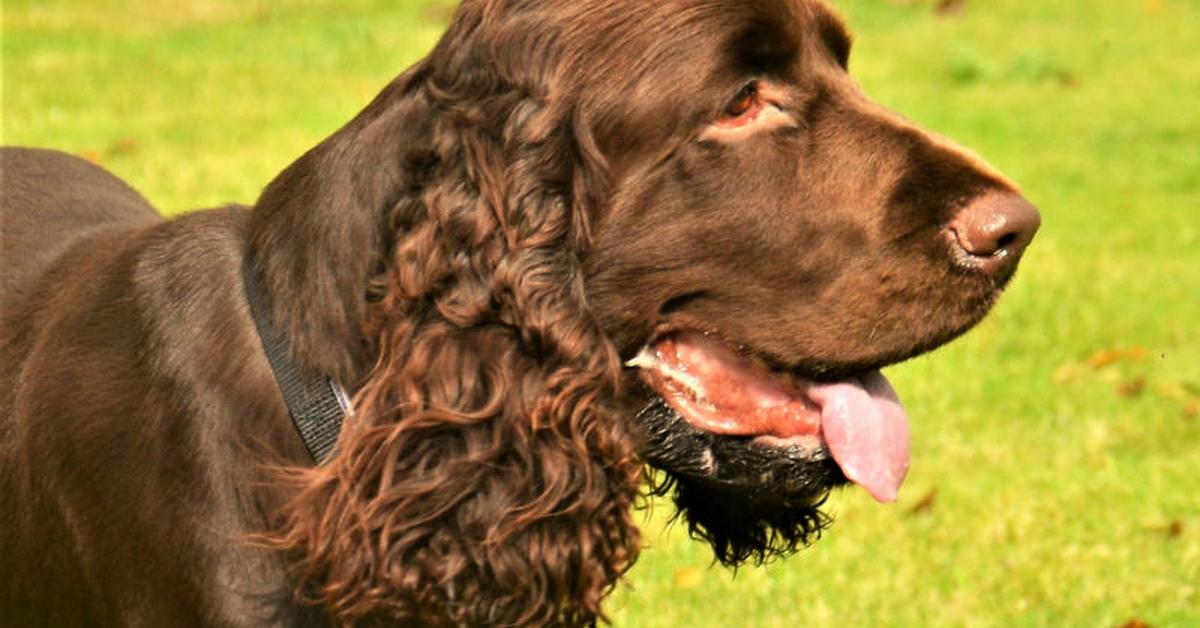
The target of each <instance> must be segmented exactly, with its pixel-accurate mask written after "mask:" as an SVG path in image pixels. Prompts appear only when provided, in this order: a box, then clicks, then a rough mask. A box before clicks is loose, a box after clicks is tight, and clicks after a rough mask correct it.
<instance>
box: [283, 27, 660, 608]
mask: <svg viewBox="0 0 1200 628" xmlns="http://www.w3.org/2000/svg"><path fill="white" fill-rule="evenodd" d="M472 9H474V10H472ZM484 13H485V11H484V10H483V9H482V5H480V4H476V5H474V7H472V8H468V9H467V10H465V11H464V14H463V15H461V16H460V18H459V20H458V21H457V27H456V30H452V31H451V33H449V34H448V35H447V37H446V39H445V40H444V41H443V44H442V45H441V46H440V47H439V48H438V49H437V50H436V51H435V52H434V53H433V55H432V56H431V58H430V60H428V61H427V63H426V65H425V66H424V67H423V68H418V69H417V70H415V71H413V72H411V73H410V74H409V75H408V76H406V77H402V79H400V81H398V82H397V84H396V85H394V86H393V87H392V88H391V89H389V90H388V91H387V92H385V93H384V95H382V96H381V97H380V99H379V100H378V101H377V102H376V103H375V104H374V105H373V106H372V107H371V108H369V109H368V110H367V111H366V112H364V114H363V115H362V116H360V119H359V120H357V121H356V122H354V123H352V124H351V125H350V127H349V128H350V129H357V128H365V129H366V131H365V132H366V133H370V132H371V128H372V126H371V122H372V121H373V119H374V118H376V117H379V116H387V115H392V114H396V113H397V112H398V113H399V115H401V116H405V115H406V114H407V116H408V117H410V118H411V119H412V122H411V123H408V124H405V123H401V124H399V125H396V124H394V120H393V121H392V123H389V124H388V126H387V132H389V133H395V132H396V131H397V129H403V132H404V133H407V134H409V136H407V137H405V136H401V137H398V138H390V139H394V140H396V144H397V146H396V148H397V149H398V151H399V155H398V156H399V157H400V158H401V160H402V161H403V166H404V169H403V170H402V171H401V172H400V174H401V176H404V177H405V178H406V180H405V181H404V182H403V186H402V188H401V189H402V190H404V192H403V193H402V195H401V197H400V198H399V199H397V200H396V201H395V202H394V204H393V206H392V209H391V210H390V211H388V212H387V215H386V217H385V223H384V224H383V225H381V228H382V229H383V230H384V231H385V237H384V238H382V241H383V242H393V243H394V246H393V247H392V248H391V250H388V251H386V254H385V256H384V258H383V260H382V264H381V269H380V271H379V272H378V273H377V274H376V275H375V276H374V277H373V278H372V279H371V280H370V284H369V285H370V294H369V297H370V298H369V303H367V304H366V305H365V308H364V311H365V317H364V318H365V321H366V323H365V325H364V331H365V336H366V337H367V338H368V339H369V342H370V345H371V346H370V347H369V349H368V352H369V353H370V354H374V355H378V356H379V357H378V360H377V361H376V363H375V365H374V367H373V368H372V369H371V370H370V372H369V375H368V376H367V377H366V380H365V383H364V384H363V385H362V386H361V388H360V390H359V391H358V394H357V395H356V398H355V400H354V415H353V416H352V417H350V419H349V422H348V425H347V428H346V432H345V433H344V434H343V436H342V437H341V439H340V441H339V443H338V446H337V450H336V452H335V456H334V457H333V459H332V460H331V461H330V463H329V464H327V465H325V466H322V467H318V468H315V469H296V470H294V471H293V479H294V481H296V482H298V483H299V484H300V486H302V489H301V490H300V492H299V494H298V495H297V496H296V497H295V498H294V499H293V500H292V501H291V502H290V503H289V504H288V505H287V506H286V508H285V510H284V512H285V513H286V514H285V516H284V517H283V520H282V521H281V523H280V525H279V527H278V528H277V529H276V530H275V531H274V532H272V533H271V534H269V535H267V536H266V541H267V542H268V543H269V544H271V545H273V546H274V547H276V548H278V549H281V550H285V551H287V552H289V553H290V554H291V555H293V556H295V557H296V561H297V563H296V568H297V569H296V571H297V574H298V575H299V578H300V580H301V586H302V592H303V595H304V596H305V597H306V599H308V600H309V601H311V602H314V603H319V604H322V605H324V606H325V607H326V608H327V609H328V610H329V612H330V613H331V614H332V615H333V616H334V617H335V618H336V619H337V620H338V621H340V622H342V623H344V624H347V625H349V624H352V623H355V622H356V621H358V620H362V619H364V618H365V619H368V620H369V619H372V618H383V617H386V618H389V619H392V620H413V621H417V622H420V623H422V624H440V623H445V622H450V623H466V624H489V625H499V624H504V625H510V624H511V625H533V624H549V623H566V624H571V625H576V624H586V623H590V622H591V621H594V619H595V618H596V617H597V616H599V615H600V614H601V611H600V601H601V599H602V598H603V597H604V595H605V594H606V593H607V591H608V590H609V589H610V588H611V587H612V585H613V584H614V583H615V582H616V581H617V579H618V578H619V577H620V575H621V574H622V573H623V572H624V571H625V570H626V569H627V568H628V567H629V565H630V564H632V562H633V560H634V558H635V557H636V554H637V547H638V533H637V529H636V528H635V526H634V524H633V522H632V520H631V516H630V508H631V506H632V502H633V499H634V497H635V495H636V493H637V491H638V486H639V484H640V482H641V480H642V471H641V463H640V461H639V460H638V459H637V458H636V456H635V452H634V449H633V439H632V438H631V436H630V434H629V433H628V431H627V426H626V425H625V423H624V421H623V420H622V419H621V418H619V417H618V416H616V415H615V414H614V412H613V410H612V409H611V408H610V407H609V403H610V402H611V399H613V398H614V396H615V395H616V393H617V389H618V387H619V385H620V383H619V380H620V360H619V358H618V356H617V353H616V350H615V349H614V347H613V346H612V345H611V343H609V342H608V340H607V339H606V338H605V336H604V335H603V334H602V332H601V331H600V330H599V329H598V327H597V326H596V325H595V323H593V322H592V321H591V318H590V315H589V313H588V310H587V306H586V303H585V300H584V293H583V285H582V276H581V273H580V272H579V268H578V262H577V255H578V254H579V253H580V252H582V251H583V250H586V247H587V246H588V244H589V242H588V220H589V216H588V210H587V208H586V207H585V206H584V205H583V202H584V200H586V199H579V200H578V201H576V202H575V204H574V205H572V204H571V201H570V200H569V199H570V197H569V195H567V194H564V193H563V192H565V191H566V190H569V189H571V188H572V187H573V186H577V187H576V189H582V188H583V187H584V186H585V185H589V183H588V182H586V181H581V180H578V179H576V180H575V181H572V180H571V179H564V177H569V176H575V177H583V176H589V175H588V174H587V173H591V172H597V171H599V169H600V168H601V166H600V165H598V164H584V163H583V158H582V157H580V158H579V160H578V161H577V162H576V164H565V163H563V161H562V159H561V158H562V155H564V154H578V152H576V151H575V150H574V148H573V147H572V146H569V145H564V144H563V142H564V141H566V139H565V138H568V137H576V135H575V134H573V133H567V132H566V131H567V130H568V129H567V128H566V127H567V126H569V125H570V122H571V121H570V120H569V119H564V118H563V116H561V115H556V113H557V112H555V111H552V110H547V109H546V108H545V107H542V106H540V105H539V103H538V102H537V101H536V100H534V99H532V98H529V97H528V96H527V92H525V90H524V89H522V88H519V87H517V86H515V85H513V84H512V83H511V82H509V81H506V80H504V79H502V78H500V77H497V76H495V75H493V74H489V73H485V72H479V71H476V70H474V68H475V67H476V63H477V62H478V58H477V57H475V55H476V54H483V53H481V52H480V47H482V46H483V45H485V44H486V42H480V41H479V38H475V37H471V35H473V34H474V31H475V29H477V28H482V27H483V22H484V21H485V20H486V19H488V17H487V16H486V15H484ZM547 65H548V64H545V63H543V64H534V65H533V66H531V67H546V66H547ZM535 78H539V79H540V78H542V77H535ZM526 87H528V86H526ZM385 107H386V112H383V111H380V110H381V109H383V108H385ZM431 121H432V122H431ZM496 121H501V122H502V123H498V122H496ZM334 141H335V140H331V142H334ZM370 143H371V140H370V139H364V138H363V137H362V135H359V136H358V137H356V138H354V142H353V145H354V147H355V148H356V149H357V148H360V147H362V146H363V145H364V144H370ZM320 152H321V149H318V151H317V153H318V156H317V158H318V159H319V158H320ZM571 166H576V167H571ZM568 173H572V174H568ZM281 179H283V182H282V183H280V182H277V183H276V184H275V185H273V186H272V188H271V189H268V191H267V192H266V194H265V195H264V202H268V203H269V202H272V201H274V200H276V199H277V198H278V197H277V196H276V192H278V191H280V190H293V189H295V188H296V185H295V181H294V180H289V178H288V174H287V173H285V174H284V175H283V176H282V177H281ZM555 191H557V193H556V192H555ZM262 204H263V202H260V206H261V205H262ZM359 248H361V246H360V247H359ZM273 270H275V269H273V268H272V267H270V266H269V265H267V266H266V268H265V273H266V275H267V277H268V278H269V279H270V278H275V285H276V287H277V290H278V291H279V292H280V293H282V292H284V291H285V290H286V286H281V284H284V283H285V282H286V280H287V279H286V277H287V276H286V275H284V277H285V278H284V279H283V280H280V279H278V273H276V274H274V275H273V274H272V271H273ZM349 302H353V300H351V301H349ZM352 317H353V316H351V317H350V318H352ZM310 327H311V325H310ZM318 327H319V326H318ZM299 349H300V350H303V347H299Z"/></svg>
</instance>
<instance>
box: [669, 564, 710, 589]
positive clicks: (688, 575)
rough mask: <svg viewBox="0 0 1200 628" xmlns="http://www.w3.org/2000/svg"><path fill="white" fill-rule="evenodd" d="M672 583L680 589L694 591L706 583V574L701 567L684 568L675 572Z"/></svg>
mask: <svg viewBox="0 0 1200 628" xmlns="http://www.w3.org/2000/svg"><path fill="white" fill-rule="evenodd" d="M671 581H672V582H674V583H675V586H676V587H679V588H680V589H693V588H695V587H698V586H700V584H701V583H702V582H703V581H704V572H703V571H700V568H699V567H683V568H681V569H676V570H675V573H674V574H672V575H671Z"/></svg>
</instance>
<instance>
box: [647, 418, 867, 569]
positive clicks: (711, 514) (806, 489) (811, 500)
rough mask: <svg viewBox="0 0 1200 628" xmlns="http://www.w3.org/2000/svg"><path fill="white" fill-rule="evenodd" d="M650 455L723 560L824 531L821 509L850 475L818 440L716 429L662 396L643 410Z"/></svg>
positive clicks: (736, 561)
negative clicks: (703, 426)
mask: <svg viewBox="0 0 1200 628" xmlns="http://www.w3.org/2000/svg"><path fill="white" fill-rule="evenodd" d="M637 422H638V424H639V425H640V426H641V429H642V430H643V431H644V434H645V445H644V451H643V455H644V456H645V457H646V459H647V461H648V462H649V463H650V464H651V465H652V466H654V467H655V468H657V469H659V470H660V471H661V472H662V474H661V475H660V476H659V478H657V481H656V484H655V490H656V492H658V493H660V494H669V495H671V496H672V497H673V499H674V501H675V504H676V507H677V508H678V513H677V515H676V516H677V517H678V518H682V519H683V520H684V521H686V522H687V526H688V531H689V532H690V533H691V535H692V536H693V537H695V538H697V539H701V540H704V541H707V542H708V543H709V544H710V545H711V546H712V548H713V552H714V555H715V556H716V558H717V560H718V561H720V562H721V563H723V564H725V565H729V566H737V565H740V564H742V563H745V562H748V561H753V562H756V563H761V562H764V561H766V560H770V559H772V558H775V557H781V556H786V555H788V554H791V553H793V552H795V551H796V550H797V549H799V548H801V547H803V546H805V545H807V544H809V543H810V542H811V541H814V540H816V538H818V537H819V536H820V532H821V530H822V529H823V528H824V527H825V526H827V525H828V523H829V517H828V516H826V515H825V514H824V513H822V512H821V511H820V506H821V505H822V504H823V503H824V501H825V498H826V497H827V496H828V494H829V491H830V489H831V488H833V487H835V486H839V485H842V484H845V483H846V481H847V480H846V478H845V476H844V475H843V474H842V471H841V470H840V469H839V468H838V466H837V464H836V463H835V462H834V461H833V458H832V457H831V456H830V454H829V451H828V450H827V449H826V448H825V446H824V445H822V444H821V443H820V442H819V441H817V440H808V439H803V438H800V439H788V440H787V441H771V440H769V439H764V438H762V437H759V438H748V437H737V436H727V435H720V434H713V433H710V432H706V431H703V430H700V429H697V428H696V427H693V426H692V425H690V424H689V423H688V422H687V421H686V420H684V419H683V418H682V417H681V416H680V415H679V413H678V412H676V411H675V410H674V409H673V408H671V407H670V406H669V405H668V404H667V403H666V402H665V401H663V400H662V399H661V398H658V397H655V398H654V399H653V400H652V401H651V402H650V403H649V405H647V406H646V407H645V408H644V409H643V410H642V411H641V412H640V413H639V414H638V418H637Z"/></svg>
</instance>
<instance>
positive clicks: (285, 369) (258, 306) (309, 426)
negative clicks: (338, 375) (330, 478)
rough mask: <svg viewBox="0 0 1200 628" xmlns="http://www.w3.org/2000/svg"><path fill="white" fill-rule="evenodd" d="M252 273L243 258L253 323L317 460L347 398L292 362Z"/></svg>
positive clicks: (331, 440)
mask: <svg viewBox="0 0 1200 628" xmlns="http://www.w3.org/2000/svg"><path fill="white" fill-rule="evenodd" d="M255 274H256V273H255V271H254V267H253V264H252V263H250V262H249V261H248V260H247V262H246V263H245V264H243V266H242V275H243V280H244V284H245V287H246V302H247V304H249V306H250V313H251V315H252V316H253V318H254V326H255V328H256V329H257V330H258V337H259V340H261V341H262V346H263V351H264V352H265V353H266V355H267V361H268V362H269V363H270V364H271V371H272V372H273V373H274V374H275V382H276V384H278V385H279V392H280V393H281V394H282V395H283V401H284V403H285V404H287V408H288V414H289V415H291V417H292V423H293V424H295V426H296V431H297V432H299V434H300V439H301V440H302V441H304V447H305V448H306V449H308V453H309V454H310V455H312V458H313V460H314V461H315V462H317V464H321V463H323V462H325V461H326V460H327V459H328V458H329V455H330V453H331V452H332V451H333V447H334V445H336V444H337V439H338V434H339V433H340V432H341V430H342V420H343V419H344V418H345V416H346V415H347V414H349V413H350V402H349V399H348V398H347V396H346V391H345V390H344V389H343V388H342V387H341V386H340V385H339V384H338V383H337V382H336V381H334V380H332V379H330V378H329V377H326V376H323V375H319V374H314V373H308V372H305V371H304V370H302V369H301V368H300V367H299V366H298V365H297V364H296V363H295V361H294V360H293V359H292V356H291V346H290V344H289V343H288V340H287V336H286V335H285V334H283V333H282V332H281V331H280V330H279V329H278V328H277V327H276V326H275V324H274V323H273V322H271V309H270V306H269V304H268V302H267V296H266V294H265V293H264V292H263V290H262V286H261V285H260V284H259V281H258V278H257V277H255Z"/></svg>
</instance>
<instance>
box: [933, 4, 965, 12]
mask: <svg viewBox="0 0 1200 628" xmlns="http://www.w3.org/2000/svg"><path fill="white" fill-rule="evenodd" d="M965 8H967V0H938V3H937V4H936V5H934V7H933V12H934V13H936V14H938V15H954V14H955V13H961V12H962V10H963V9H965Z"/></svg>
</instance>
